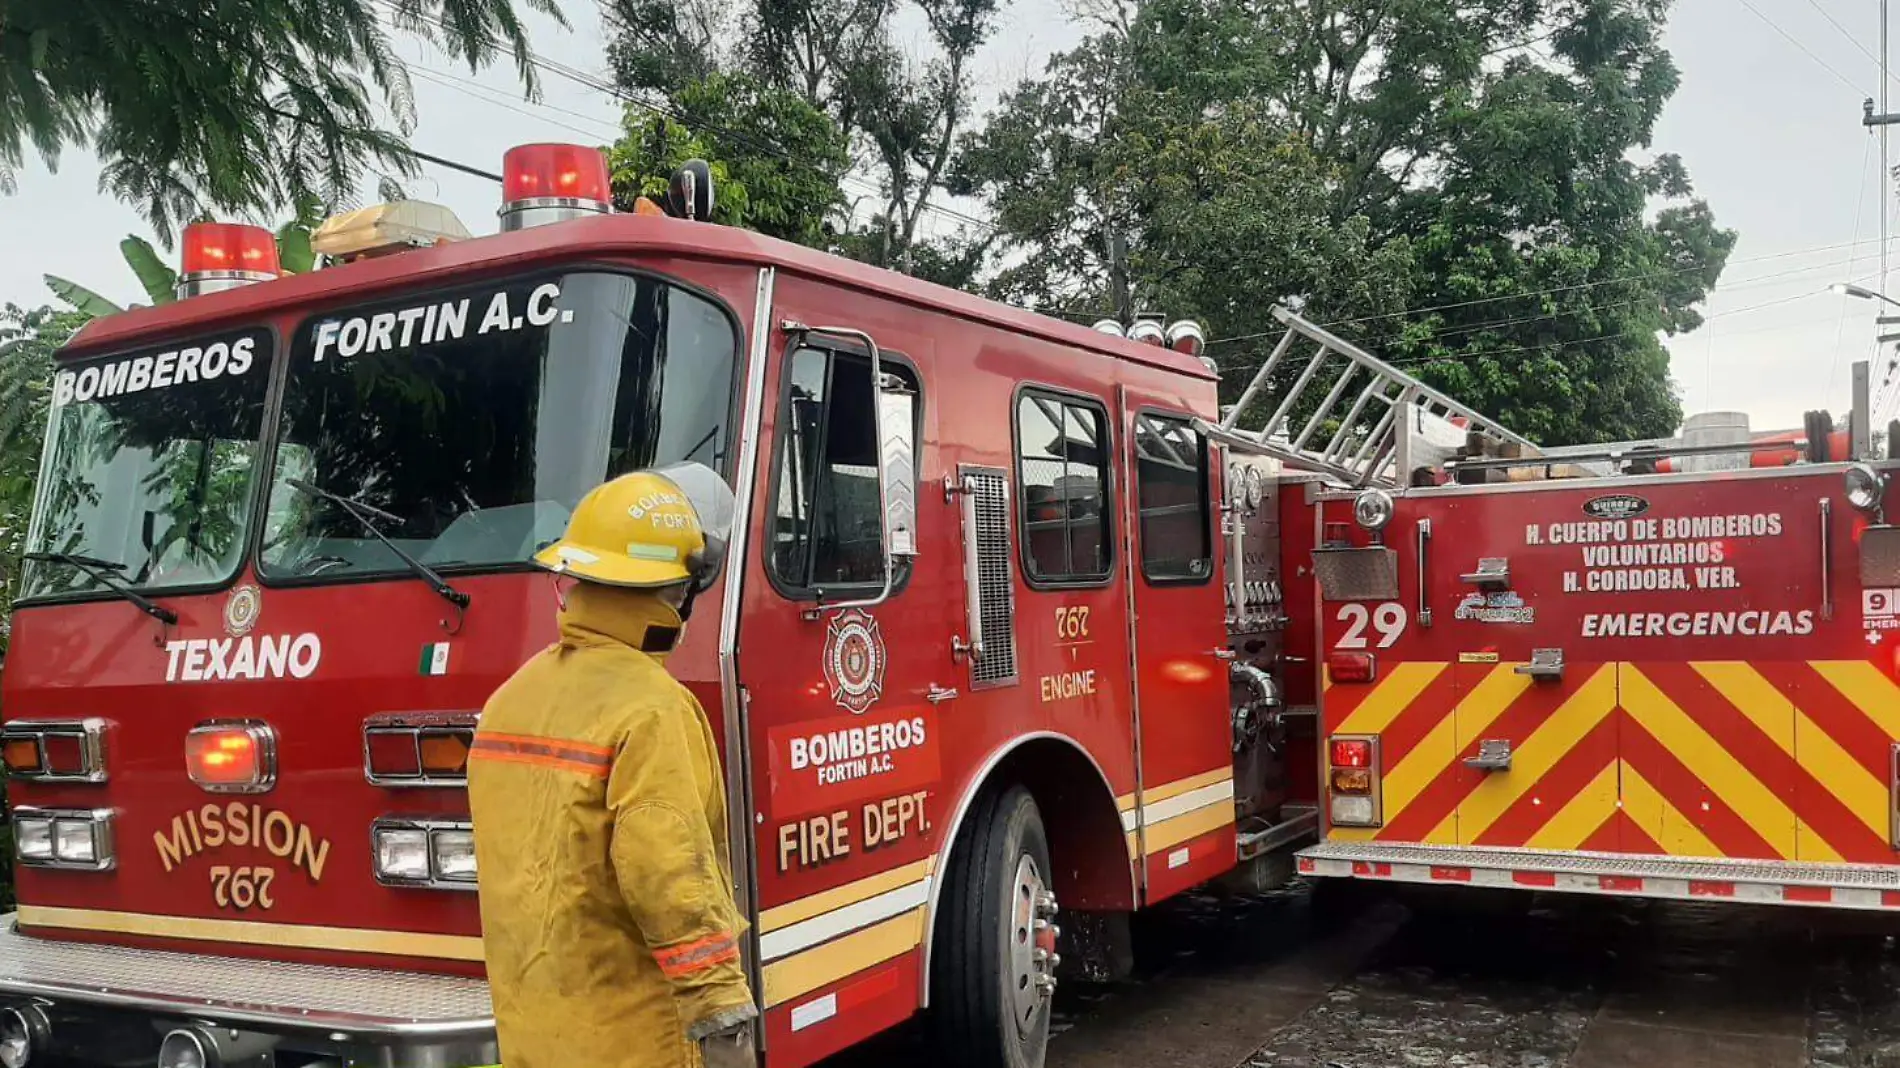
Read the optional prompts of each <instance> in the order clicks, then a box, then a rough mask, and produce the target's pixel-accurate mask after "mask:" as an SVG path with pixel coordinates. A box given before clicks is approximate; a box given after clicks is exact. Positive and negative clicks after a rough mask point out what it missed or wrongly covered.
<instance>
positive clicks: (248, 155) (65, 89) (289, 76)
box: [0, 0, 560, 243]
mask: <svg viewBox="0 0 1900 1068" xmlns="http://www.w3.org/2000/svg"><path fill="white" fill-rule="evenodd" d="M523 4H524V5H525V6H526V7H527V8H529V9H531V10H535V11H540V12H544V13H546V14H549V15H553V16H554V17H556V18H557V19H558V18H560V10H559V8H558V6H557V4H556V2H555V0H523ZM391 26H393V27H394V28H395V29H396V30H397V31H399V32H404V33H410V34H414V35H417V36H421V37H424V38H427V39H430V40H433V41H434V42H436V43H437V44H438V45H439V46H440V47H442V48H443V49H444V50H445V51H446V52H448V53H449V54H450V55H451V56H453V57H455V58H457V59H459V60H462V61H465V62H467V63H468V65H469V67H470V69H476V68H479V67H482V66H484V65H486V64H488V63H490V62H492V61H493V60H494V59H495V57H496V56H498V55H500V54H502V53H504V52H511V53H512V54H513V55H514V57H515V59H516V67H517V69H518V70H519V72H520V75H521V78H522V81H523V82H524V84H525V85H526V86H527V88H528V91H529V92H530V93H531V94H532V93H533V92H534V87H535V78H534V67H533V64H532V62H531V55H532V53H531V52H530V51H529V48H528V41H527V34H526V32H525V30H524V28H523V26H522V23H521V20H520V16H519V14H518V13H517V11H516V5H515V4H514V3H513V2H512V0H385V2H384V3H383V4H381V5H379V4H378V3H376V2H375V0H224V2H222V3H217V4H198V3H164V2H158V0H124V2H120V3H112V4H84V3H81V4H74V3H62V2H60V0H13V2H12V3H11V4H9V5H7V6H6V7H4V8H0V191H3V190H4V189H5V188H7V187H10V185H11V178H12V174H13V171H14V169H15V168H17V167H18V166H20V165H21V164H22V163H23V162H24V160H25V153H26V150H27V147H28V146H29V145H30V146H32V147H33V148H36V149H37V150H38V151H39V153H40V155H41V156H42V157H43V158H45V160H46V161H47V163H48V165H49V166H52V165H55V164H56V163H57V161H58V158H59V154H60V151H61V149H63V148H66V147H69V146H75V145H85V146H89V147H91V148H92V149H93V150H94V151H96V152H97V153H98V154H99V157H100V158H101V160H103V161H104V164H105V171H104V174H103V176H102V178H101V185H102V187H103V188H104V189H105V190H106V191H109V192H111V193H112V194H113V195H115V196H118V197H119V198H121V199H123V200H126V201H128V202H131V203H133V204H136V205H138V206H139V208H140V210H142V211H143V212H144V213H145V215H146V218H147V219H148V220H149V221H150V222H151V224H152V227H153V229H154V230H155V231H157V233H158V236H159V238H160V239H161V240H162V241H164V242H166V243H170V240H171V237H172V234H173V232H174V230H175V229H176V227H177V226H178V225H179V224H180V223H182V222H184V221H188V220H190V219H192V218H195V217H197V216H198V215H200V214H202V213H204V212H206V211H214V212H217V213H220V214H225V215H239V216H253V217H254V216H261V215H265V214H269V213H270V212H272V211H273V210H275V209H277V208H280V207H282V206H284V205H287V204H295V203H299V202H301V201H304V200H306V199H307V198H316V199H318V200H321V201H322V202H324V203H331V204H336V203H345V202H347V201H348V200H349V199H350V196H351V194H352V192H353V190H354V189H355V185H356V179H357V177H358V176H359V175H360V174H361V173H363V171H364V170H365V169H367V168H370V167H372V166H373V167H378V168H384V169H391V170H396V171H401V172H405V173H406V172H408V171H409V170H410V167H411V163H412V160H411V158H410V157H409V156H408V155H406V153H405V152H404V143H403V137H402V135H403V134H405V133H406V132H407V129H408V126H409V124H410V122H411V121H412V120H413V116H414V103H413V99H412V95H411V92H410V86H409V79H408V74H407V72H406V69H405V68H404V66H403V64H402V62H401V60H400V59H398V57H397V56H396V53H395V49H394V47H393V45H392V41H391V35H390V33H389V30H388V27H391ZM372 87H373V88H372ZM379 105H380V106H381V107H382V108H384V109H386V110H387V112H388V113H389V114H390V115H392V116H393V117H394V119H395V126H396V128H395V129H394V130H391V129H388V128H386V127H385V126H384V125H383V124H382V123H381V122H380V121H379V117H378V108H379Z"/></svg>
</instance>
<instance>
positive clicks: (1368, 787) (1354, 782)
mask: <svg viewBox="0 0 1900 1068" xmlns="http://www.w3.org/2000/svg"><path fill="white" fill-rule="evenodd" d="M1333 792H1334V793H1341V794H1369V793H1371V792H1372V772H1371V771H1369V770H1367V769H1365V768H1334V769H1333Z"/></svg>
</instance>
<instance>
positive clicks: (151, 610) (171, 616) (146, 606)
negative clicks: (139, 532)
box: [24, 553, 178, 623]
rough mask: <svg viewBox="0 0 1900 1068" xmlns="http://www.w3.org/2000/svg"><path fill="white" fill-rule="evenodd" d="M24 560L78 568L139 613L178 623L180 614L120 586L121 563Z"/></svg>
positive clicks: (35, 556) (72, 556)
mask: <svg viewBox="0 0 1900 1068" xmlns="http://www.w3.org/2000/svg"><path fill="white" fill-rule="evenodd" d="M24 559H27V560H37V561H42V562H44V563H49V564H65V565H66V566H67V567H76V568H78V569H79V570H81V571H84V572H85V573H86V574H88V575H90V576H92V580H93V581H94V582H97V583H98V584H99V585H101V586H104V587H105V588H106V589H108V590H111V591H112V592H113V593H116V594H118V595H119V596H120V597H123V598H125V599H126V600H128V601H130V602H132V604H133V605H134V606H135V607H137V608H138V610H139V611H141V612H144V613H145V614H146V615H148V616H151V617H152V618H153V619H156V620H158V621H159V622H160V623H176V622H178V613H176V612H174V611H172V610H171V609H169V608H166V607H165V606H164V605H161V604H154V603H153V602H152V601H151V600H150V599H148V598H146V597H144V596H143V595H141V594H140V593H139V592H138V591H137V590H134V589H132V588H131V587H130V586H122V585H120V584H119V583H122V582H124V581H125V579H124V578H123V577H121V576H120V575H119V572H121V571H124V570H125V565H124V564H122V563H119V562H118V561H117V560H101V559H99V558H98V557H96V556H85V555H82V554H80V553H26V554H24ZM107 575H112V576H114V577H115V578H118V580H119V581H118V582H113V581H111V580H110V579H107V578H106V576H107Z"/></svg>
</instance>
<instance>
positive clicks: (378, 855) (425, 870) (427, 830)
mask: <svg viewBox="0 0 1900 1068" xmlns="http://www.w3.org/2000/svg"><path fill="white" fill-rule="evenodd" d="M370 845H371V848H372V849H373V850H374V852H375V857H374V860H375V866H376V881H377V882H379V883H382V884H383V885H385V886H415V887H430V888H434V889H439V890H473V889H475V829H474V827H472V826H471V825H470V824H468V823H462V822H454V821H447V820H408V819H395V818H386V819H379V820H377V821H376V822H375V823H374V824H372V825H371V827H370Z"/></svg>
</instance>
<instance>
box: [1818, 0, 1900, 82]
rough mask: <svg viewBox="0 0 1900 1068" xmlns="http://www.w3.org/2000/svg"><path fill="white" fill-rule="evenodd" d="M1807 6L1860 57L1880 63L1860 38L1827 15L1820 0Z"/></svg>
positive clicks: (1878, 58) (1877, 57) (1891, 75)
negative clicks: (1837, 31)
mask: <svg viewBox="0 0 1900 1068" xmlns="http://www.w3.org/2000/svg"><path fill="white" fill-rule="evenodd" d="M1808 6H1809V7H1811V8H1813V9H1814V10H1815V11H1817V12H1819V13H1820V15H1821V17H1822V18H1824V19H1826V20H1827V24H1828V25H1829V26H1832V27H1834V28H1835V29H1836V30H1839V31H1840V34H1841V36H1842V37H1845V38H1847V43H1848V44H1851V45H1853V46H1854V47H1855V48H1856V49H1858V50H1859V51H1860V54H1861V55H1863V56H1866V57H1867V58H1868V59H1870V60H1872V61H1873V62H1874V63H1875V64H1878V63H1879V62H1880V57H1879V56H1876V55H1874V54H1873V52H1872V51H1871V50H1870V49H1868V47H1867V46H1866V45H1864V44H1861V43H1860V38H1858V37H1855V36H1854V34H1853V32H1852V31H1851V30H1849V29H1848V28H1847V27H1845V26H1843V25H1841V24H1840V20H1838V19H1836V18H1835V17H1834V16H1833V15H1831V14H1829V13H1828V10H1827V8H1825V7H1822V6H1821V3H1820V0H1808ZM1887 76H1888V77H1890V78H1892V77H1900V76H1896V75H1894V74H1891V73H1889V74H1888V75H1887Z"/></svg>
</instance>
